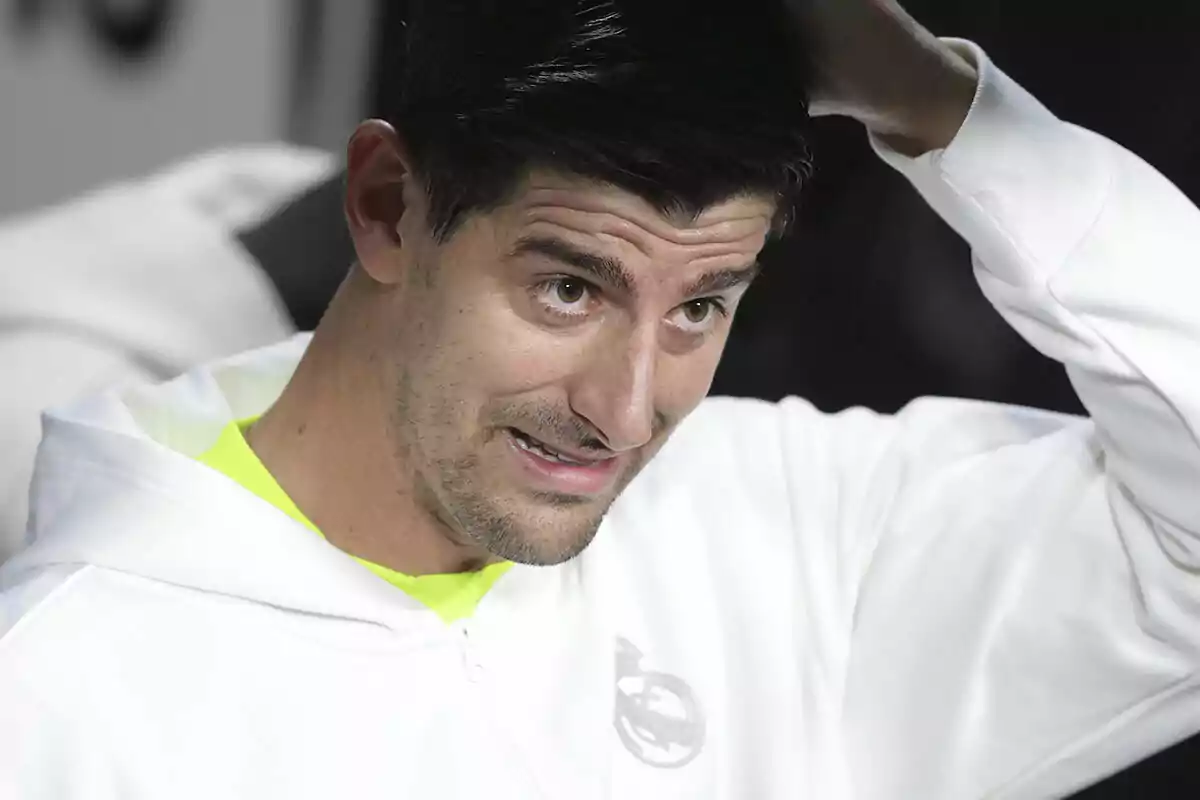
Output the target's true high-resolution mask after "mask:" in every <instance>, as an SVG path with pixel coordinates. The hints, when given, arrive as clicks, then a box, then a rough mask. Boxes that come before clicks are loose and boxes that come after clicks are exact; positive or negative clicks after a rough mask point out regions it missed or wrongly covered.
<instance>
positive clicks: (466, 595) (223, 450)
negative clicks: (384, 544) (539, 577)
mask: <svg viewBox="0 0 1200 800" xmlns="http://www.w3.org/2000/svg"><path fill="white" fill-rule="evenodd" d="M256 421H257V420H253V419H250V420H243V421H241V422H236V423H234V422H231V423H230V424H229V425H228V426H226V428H225V429H224V430H223V431H221V435H220V437H219V438H218V439H217V441H216V443H214V444H213V446H212V447H211V448H209V450H208V451H207V452H205V453H204V454H203V455H201V456H200V457H199V458H198V459H197V460H198V461H199V462H200V463H201V464H204V465H206V466H208V467H211V468H212V469H215V470H217V471H218V472H220V473H222V474H224V475H225V476H226V477H228V478H231V479H232V480H235V481H237V482H238V483H239V484H241V485H242V486H243V487H244V488H245V489H246V490H247V491H249V492H253V493H254V494H256V495H258V496H259V497H261V498H262V499H263V500H266V501H267V502H268V503H270V504H271V505H273V506H275V507H276V508H278V509H279V510H280V511H282V512H283V513H285V514H287V515H288V516H289V517H291V518H292V519H294V520H296V521H297V522H299V523H300V524H301V525H304V526H305V527H306V528H308V529H309V530H310V531H312V532H313V533H315V534H317V535H318V536H321V537H324V534H322V533H321V531H320V530H318V529H317V526H316V525H314V524H313V523H312V521H311V520H309V519H308V517H306V516H304V513H303V512H302V511H300V509H299V508H297V507H296V504H295V503H293V502H292V498H290V497H288V495H287V492H285V491H284V490H283V487H281V486H280V485H279V484H278V483H277V482H276V481H275V478H273V477H272V476H271V473H270V472H268V471H267V468H266V466H264V465H263V463H262V461H260V460H259V458H258V456H257V455H255V453H254V451H253V450H252V449H251V448H250V445H249V443H248V442H247V441H246V436H245V431H246V430H247V429H248V428H249V427H250V426H251V425H253V424H254V423H255V422H256ZM355 560H356V561H358V562H359V563H360V564H362V565H363V566H364V567H366V568H367V569H369V570H371V572H374V573H375V574H376V575H378V576H379V577H380V578H383V579H384V580H385V581H387V582H388V583H390V584H392V585H393V586H395V587H396V588H398V589H400V590H402V591H403V592H405V593H406V594H408V595H409V596H410V597H412V598H413V599H414V600H416V601H417V602H419V603H422V604H424V605H425V606H427V607H428V608H429V609H430V610H431V611H433V612H434V613H435V614H437V615H438V616H439V617H440V618H441V619H442V621H444V622H445V623H446V624H450V623H452V622H455V621H457V620H460V619H464V618H466V617H469V616H471V615H472V614H474V613H475V609H476V608H477V607H478V606H479V602H480V601H481V600H482V599H483V597H484V595H486V594H487V593H488V591H490V590H491V588H492V587H493V586H494V585H495V584H496V581H498V580H499V579H500V576H502V575H503V574H504V573H505V572H507V571H508V570H509V568H511V567H512V564H511V563H508V562H502V563H499V564H490V565H488V566H486V567H484V568H483V569H481V570H479V571H478V572H463V573H456V574H453V575H405V574H403V573H400V572H396V571H395V570H393V569H388V568H387V567H384V566H381V565H379V564H373V563H371V562H370V561H366V560H364V559H361V558H357V557H356V558H355Z"/></svg>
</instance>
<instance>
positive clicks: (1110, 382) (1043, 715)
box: [0, 53, 1200, 800]
mask: <svg viewBox="0 0 1200 800" xmlns="http://www.w3.org/2000/svg"><path fill="white" fill-rule="evenodd" d="M976 55H977V58H978V60H979V63H980V65H981V88H980V93H979V96H978V98H977V102H976V105H975V108H974V110H973V111H972V114H971V116H970V118H969V119H968V121H967V123H966V124H965V126H964V128H963V130H962V131H961V133H960V134H959V136H958V137H957V138H956V140H955V141H954V143H953V144H952V145H951V146H950V147H949V148H948V149H946V150H945V151H941V152H938V153H933V154H929V155H926V156H923V157H921V158H919V159H915V160H910V159H905V158H901V157H899V156H896V155H895V154H888V153H884V157H885V158H886V159H887V160H888V161H889V162H890V163H892V164H893V165H895V166H896V167H897V168H898V169H899V170H900V171H901V172H903V173H904V174H905V175H906V176H908V178H909V179H910V180H911V181H912V182H913V183H914V184H915V186H916V187H917V189H918V190H919V191H921V192H922V194H923V195H924V196H925V197H926V198H927V199H928V200H929V201H930V203H931V204H932V205H933V206H934V207H935V208H936V209H937V210H938V211H939V212H940V213H941V214H942V215H943V216H944V217H945V218H946V219H947V220H948V221H949V222H950V224H952V225H953V226H954V227H955V228H956V229H957V230H958V231H959V232H960V233H961V234H962V235H963V236H965V237H966V238H967V239H968V240H969V241H970V242H971V244H972V245H973V246H974V252H975V254H976V257H977V261H976V273H977V275H978V278H979V281H980V284H981V285H982V287H983V290H984V292H985V293H986V294H987V296H988V297H989V298H991V300H992V301H993V302H994V303H995V304H996V306H997V307H998V308H999V309H1000V310H1001V312H1002V313H1003V314H1004V315H1005V317H1006V318H1007V319H1008V320H1009V321H1010V322H1011V323H1012V324H1013V326H1014V327H1016V328H1017V329H1018V330H1019V331H1020V332H1021V333H1023V334H1024V335H1025V336H1026V337H1027V338H1028V339H1029V340H1030V341H1031V342H1032V343H1033V344H1034V345H1035V346H1037V347H1039V348H1040V349H1042V350H1043V351H1044V352H1046V353H1048V354H1049V355H1052V356H1054V357H1055V358H1058V359H1060V360H1061V361H1064V362H1066V364H1067V368H1068V369H1069V371H1070V374H1071V377H1072V379H1073V380H1074V381H1075V385H1076V386H1077V387H1078V390H1079V393H1080V395H1081V396H1082V398H1083V399H1084V402H1085V403H1086V405H1087V407H1088V408H1089V409H1090V411H1091V414H1092V415H1093V420H1085V419H1078V418H1072V417H1065V416H1059V415H1052V414H1047V413H1042V412H1037V411H1032V410H1027V409H1019V408H1010V407H1001V406H996V405H988V404H983V403H968V402H960V401H953V400H923V401H919V402H916V403H914V404H913V405H912V406H911V407H909V408H908V409H907V410H905V411H904V412H902V413H901V414H899V415H897V416H894V417H887V416H879V415H875V414H872V413H869V412H866V411H861V410H856V411H851V412H847V413H844V414H839V415H836V416H825V415H822V414H820V413H818V412H817V411H816V410H815V409H813V408H812V407H811V406H809V405H807V404H806V403H804V402H803V401H800V400H789V401H786V402H783V403H781V404H777V405H774V404H767V403H762V402H754V401H731V400H713V401H709V402H707V403H705V404H704V405H702V406H701V408H700V410H698V411H697V412H696V413H695V414H694V415H693V417H692V418H690V419H689V420H688V421H687V422H686V423H685V424H684V425H683V426H682V428H681V429H680V430H679V431H678V433H677V435H676V437H675V438H674V439H673V440H672V442H671V443H670V444H669V445H668V446H667V447H666V448H665V449H664V451H663V452H662V454H661V455H660V456H659V458H657V459H656V460H655V462H654V463H653V464H652V465H651V466H650V467H649V468H648V469H647V471H646V473H645V474H644V475H643V476H642V477H640V478H639V479H638V480H637V481H635V483H634V485H633V486H631V487H630V489H629V490H628V491H627V493H626V494H625V495H624V496H623V498H622V499H621V500H620V501H619V502H618V504H617V505H616V506H615V508H614V510H613V511H612V513H611V514H610V516H609V518H608V519H607V520H606V522H605V524H604V527H603V529H602V530H601V532H600V535H599V536H598V538H597V540H596V542H595V543H594V544H593V546H592V547H591V548H590V549H589V550H588V551H587V552H586V553H585V554H583V555H582V556H581V557H579V558H578V559H576V560H575V561H573V562H571V563H568V564H565V565H563V566H560V567H555V568H527V567H516V568H514V569H513V570H511V571H510V572H509V573H508V574H507V575H505V576H504V577H503V578H501V579H500V581H499V582H498V583H497V585H496V587H495V588H494V589H493V590H492V592H491V593H490V594H489V595H488V596H487V597H486V598H484V600H483V602H482V604H481V605H480V607H479V609H478V611H477V613H476V614H475V615H474V616H473V617H472V618H470V619H469V620H466V621H465V622H462V623H458V624H455V625H453V626H449V627H448V626H446V625H444V624H442V623H441V622H440V621H439V620H438V618H437V617H436V616H435V615H434V613H433V612H431V611H429V610H427V609H425V608H423V607H421V606H419V605H418V604H417V603H416V602H415V601H413V600H411V599H410V598H408V597H407V596H406V595H405V594H403V593H401V592H399V591H397V590H395V589H393V588H392V587H391V586H389V585H388V584H386V583H385V582H383V581H381V580H379V579H378V578H376V577H375V576H374V575H372V574H371V573H370V572H368V571H367V570H366V569H364V568H363V567H361V566H360V565H358V564H357V563H356V562H355V561H354V560H353V559H351V558H350V557H349V556H347V555H345V554H343V553H341V552H339V551H338V550H336V549H335V548H333V547H332V546H331V545H329V544H328V543H326V542H325V541H324V540H322V539H321V538H319V537H317V536H314V535H312V534H311V532H309V531H307V530H306V529H304V528H303V527H302V526H300V525H299V524H298V523H295V522H293V521H292V520H291V519H289V518H288V517H287V516H285V515H284V514H282V513H280V512H279V511H278V510H276V509H275V508H273V507H271V506H270V505H268V504H266V503H265V502H263V501H261V500H259V499H258V498H257V497H255V496H252V495H251V494H249V493H247V492H245V491H243V490H241V489H240V488H239V487H238V486H236V485H235V484H233V483H232V482H231V481H229V480H228V479H226V478H225V477H224V476H222V475H220V474H218V473H216V472H214V471H211V470H208V469H206V468H204V467H202V466H200V465H198V464H197V463H196V462H195V461H193V460H192V458H191V457H192V456H195V455H196V454H198V453H200V452H202V451H203V450H204V449H205V448H206V447H207V446H208V445H209V444H211V442H212V440H213V439H215V437H216V436H217V433H218V432H219V431H220V429H221V428H222V427H223V426H224V425H225V424H226V423H227V422H228V421H229V420H231V419H239V418H242V417H246V416H250V415H253V414H255V413H258V412H261V411H262V410H263V409H265V408H267V407H268V406H269V405H270V403H271V402H272V401H273V400H274V399H275V397H276V396H277V395H278V393H279V392H280V391H281V389H282V387H283V385H284V383H285V382H286V380H287V378H288V376H289V374H290V373H291V371H292V369H293V367H294V365H295V363H296V361H297V359H298V358H299V356H300V354H301V352H302V350H303V348H304V345H305V340H303V339H299V340H295V341H293V342H291V343H289V344H287V345H284V346H281V347H278V348H275V349H273V350H269V351H265V352H260V353H255V354H250V355H247V356H244V357H240V358H238V359H235V360H234V361H231V362H227V363H225V364H222V365H219V366H217V367H215V368H213V369H210V370H206V371H201V372H197V373H194V374H192V375H189V376H187V377H184V378H181V379H179V380H177V381H174V382H172V383H170V384H167V385H166V386H162V387H156V388H146V389H139V390H136V391H129V392H126V393H124V394H122V395H120V396H116V395H109V396H106V397H103V398H100V399H98V400H96V401H94V402H91V403H87V404H83V405H79V406H77V407H74V408H72V409H70V410H67V411H64V412H62V413H60V414H59V415H57V416H53V417H51V418H50V419H49V420H48V422H47V434H46V438H45V441H44V443H43V445H42V449H41V452H40V456H39V463H38V473H37V477H36V481H37V498H36V505H35V520H34V524H35V526H36V528H35V530H36V533H37V538H38V541H37V543H36V544H35V545H34V547H33V548H32V549H31V550H29V551H27V552H25V553H24V554H23V555H20V556H18V557H17V558H16V559H14V560H13V561H11V562H10V563H9V564H8V565H6V567H5V568H4V570H3V572H0V584H2V585H3V587H4V594H3V601H2V603H0V631H3V630H7V633H6V634H5V635H4V638H3V639H0V796H2V797H5V798H8V797H14V798H39V799H41V798H50V799H57V798H84V797H86V798H97V799H99V800H107V799H108V798H114V799H115V798H162V797H170V798H206V799H207V798H247V799H249V798H255V799H256V800H258V799H260V798H270V797H281V798H283V797H286V798H314V799H315V798H331V797H347V798H361V799H362V800H371V799H372V798H434V797H437V798H484V797H487V798H497V797H505V798H509V797H511V798H561V799H562V800H591V799H593V798H594V799H596V800H598V799H599V798H621V800H626V799H628V798H655V800H664V799H666V798H680V799H682V798H687V799H688V800H696V799H697V798H732V799H735V800H742V799H743V798H746V799H754V800H757V799H758V798H768V799H769V798H797V797H801V798H818V799H819V800H842V799H843V798H846V799H848V798H862V799H863V800H876V799H881V798H894V799H896V800H943V799H944V800H972V798H984V797H987V798H1041V797H1056V796H1061V795H1064V794H1066V793H1068V792H1069V791H1070V790H1073V789H1076V788H1079V787H1081V786H1083V785H1085V784H1087V783H1089V782H1092V781H1094V780H1095V779H1098V778H1099V777H1101V776H1103V775H1106V774H1108V773H1110V772H1113V771H1116V770H1118V769H1120V768H1122V767H1124V766H1126V765H1128V764H1130V763H1131V762H1133V761H1135V760H1138V759H1140V758H1142V757H1144V756H1146V755H1148V754H1150V753H1152V752H1154V751H1156V750H1158V749H1160V748H1163V747H1165V746H1167V745H1169V744H1171V743H1173V742H1175V741H1177V740H1179V739H1181V738H1183V737H1185V736H1187V735H1188V734H1190V733H1192V732H1194V731H1195V730H1197V729H1200V691H1198V689H1200V679H1198V677H1197V666H1198V665H1200V541H1198V540H1197V532H1200V488H1198V487H1200V446H1198V445H1197V439H1196V431H1197V427H1198V426H1200V302H1198V301H1197V298H1200V213H1198V212H1197V210H1196V209H1195V208H1193V207H1192V206H1191V205H1190V204H1189V203H1188V202H1187V201H1186V200H1185V199H1184V197H1183V196H1182V195H1181V194H1180V193H1179V192H1178V191H1176V190H1175V189H1174V188H1173V187H1172V186H1171V185H1170V184H1169V183H1168V182H1167V181H1166V180H1165V179H1163V178H1162V177H1161V176H1159V175H1158V174H1157V173H1155V172H1154V171H1153V170H1152V169H1151V168H1150V167H1148V166H1147V165H1146V164H1144V163H1143V162H1141V161H1140V160H1138V159H1137V158H1136V157H1134V156H1132V155H1130V154H1129V153H1127V152H1125V151H1123V150H1122V149H1121V148H1119V147H1118V146H1116V145H1114V144H1112V143H1111V142H1108V141H1106V140H1104V139H1102V138H1101V137H1099V136H1097V135H1095V134H1092V133H1089V132H1087V131H1083V130H1080V129H1078V128H1075V127H1072V126H1070V125H1067V124H1065V123H1062V122H1059V121H1058V120H1056V119H1055V118H1054V117H1053V116H1051V115H1050V114H1049V113H1048V112H1047V111H1045V110H1044V109H1043V108H1042V107H1041V106H1039V105H1038V104H1037V103H1036V101H1034V100H1033V99H1032V98H1030V97H1029V96H1028V95H1026V94H1025V93H1024V92H1023V91H1022V90H1020V89H1019V88H1018V87H1017V86H1015V85H1014V84H1013V83H1012V82H1010V81H1009V80H1008V79H1007V78H1006V77H1004V76H1003V75H1002V74H1001V73H1000V72H998V71H997V70H996V69H995V68H994V67H992V66H991V65H990V64H989V63H988V62H987V61H986V59H985V58H984V57H983V55H982V54H979V53H977V54H976Z"/></svg>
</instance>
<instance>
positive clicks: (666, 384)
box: [655, 341, 723, 421]
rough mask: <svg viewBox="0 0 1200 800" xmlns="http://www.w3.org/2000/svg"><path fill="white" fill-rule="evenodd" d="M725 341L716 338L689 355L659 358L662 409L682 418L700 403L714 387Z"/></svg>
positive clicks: (660, 407)
mask: <svg viewBox="0 0 1200 800" xmlns="http://www.w3.org/2000/svg"><path fill="white" fill-rule="evenodd" d="M722 344H723V343H722V342H717V341H714V342H712V343H710V344H709V345H706V346H704V347H702V348H700V349H698V350H695V351H693V352H691V353H688V354H686V355H682V356H663V357H662V358H660V359H659V366H658V374H657V375H656V381H655V383H656V391H657V403H658V406H659V410H660V411H661V412H663V413H664V414H667V415H668V416H669V417H670V418H671V419H673V420H676V421H678V420H680V419H682V418H683V417H685V416H687V415H688V414H690V413H691V412H692V411H694V410H695V409H696V406H698V405H700V402H701V401H702V400H703V399H704V398H705V397H706V396H708V390H709V389H710V388H712V382H713V377H714V376H715V375H716V371H717V364H718V363H719V362H720V360H721V350H722Z"/></svg>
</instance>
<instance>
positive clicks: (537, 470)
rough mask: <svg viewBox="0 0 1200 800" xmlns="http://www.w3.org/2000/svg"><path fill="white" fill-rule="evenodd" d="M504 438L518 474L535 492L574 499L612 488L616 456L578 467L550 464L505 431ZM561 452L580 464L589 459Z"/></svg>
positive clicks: (509, 432)
mask: <svg viewBox="0 0 1200 800" xmlns="http://www.w3.org/2000/svg"><path fill="white" fill-rule="evenodd" d="M504 435H505V437H507V439H508V448H509V450H510V451H512V454H513V456H514V457H515V459H516V461H517V464H518V466H520V468H521V471H522V472H523V473H524V474H525V475H526V476H527V477H529V478H531V479H532V482H533V483H534V484H536V485H537V486H538V488H541V489H544V490H547V491H554V492H559V493H561V494H568V495H576V496H590V495H599V494H602V493H603V492H604V491H605V490H606V489H608V488H609V487H611V486H612V483H613V479H614V478H615V477H616V475H617V470H618V467H619V462H620V457H619V456H613V457H610V458H605V459H602V460H595V459H594V458H593V459H592V460H590V461H589V462H588V463H586V464H582V465H578V466H577V465H575V464H563V463H561V462H558V461H549V460H547V459H545V458H542V457H541V456H539V455H538V454H537V453H534V452H532V451H530V450H526V449H525V448H523V447H521V445H519V444H518V443H517V439H516V436H514V435H513V432H512V431H505V432H504ZM555 449H556V450H557V449H558V448H557V447H556V448H555ZM561 452H562V454H563V455H565V456H567V457H568V458H573V459H575V458H577V459H579V460H580V461H583V460H585V459H587V458H588V457H587V456H584V455H577V454H575V453H573V452H571V451H570V450H562V451H561Z"/></svg>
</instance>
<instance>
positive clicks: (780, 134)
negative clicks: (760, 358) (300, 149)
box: [382, 0, 810, 238]
mask: <svg viewBox="0 0 1200 800" xmlns="http://www.w3.org/2000/svg"><path fill="white" fill-rule="evenodd" d="M782 6H783V2H782V0H738V2H736V3H734V2H730V3H720V2H711V3H701V2H694V0H410V2H409V11H408V15H407V20H406V24H407V36H406V43H407V45H406V49H405V52H404V53H402V54H396V57H398V58H400V59H402V61H403V70H404V71H403V74H402V77H401V79H400V81H399V83H400V90H399V92H397V93H396V94H397V96H396V97H394V98H388V100H387V101H386V102H387V104H388V106H389V107H387V108H385V109H382V111H383V116H385V117H386V118H387V119H388V120H389V121H390V122H391V123H392V124H393V125H395V127H396V129H397V130H398V131H399V133H400V135H401V137H402V138H403V139H404V140H405V142H406V144H407V146H408V147H409V150H410V155H411V157H412V158H413V160H414V163H415V168H416V171H417V172H418V173H419V175H420V177H421V179H422V180H423V181H424V183H425V185H426V189H427V192H428V196H429V202H430V214H431V226H432V227H433V229H434V232H435V234H437V235H438V236H439V237H443V238H444V237H445V236H448V235H449V234H450V233H451V232H453V230H454V228H455V226H456V225H457V224H458V223H459V222H460V221H461V219H462V218H463V216H464V215H466V214H468V213H470V212H472V211H482V210H488V209H490V208H494V207H496V206H498V205H500V204H502V203H503V202H504V201H505V200H506V199H507V197H508V196H509V195H510V194H511V192H512V191H513V190H514V189H515V188H516V186H517V185H518V183H519V182H520V180H521V179H522V178H523V177H524V176H525V175H526V174H527V173H528V171H529V170H530V169H533V168H550V169H555V170H559V171H565V172H569V173H572V174H576V175H579V176H582V177H587V178H592V179H596V180H600V181H604V182H607V183H610V184H613V185H616V186H619V187H621V188H623V189H626V190H628V191H631V192H634V193H635V194H637V195H639V196H641V197H643V198H645V199H646V200H647V201H649V202H651V203H653V204H654V205H655V206H656V207H657V208H658V209H659V210H661V211H663V212H668V211H670V212H681V213H686V214H691V215H695V214H698V213H699V212H701V211H703V210H704V209H705V208H707V207H709V206H711V205H713V204H714V203H718V202H721V201H723V200H726V199H728V198H731V197H733V196H736V195H738V194H743V193H748V192H749V193H756V194H758V193H761V194H764V195H767V196H771V197H774V198H776V199H777V200H778V202H779V209H780V211H779V214H778V218H777V221H776V222H777V225H776V227H777V229H781V228H782V227H783V226H785V225H786V224H787V221H788V219H789V217H790V214H791V211H792V208H793V205H794V201H795V197H796V194H797V192H798V190H799V188H800V185H801V183H802V182H803V180H804V178H805V177H807V175H808V172H809V170H810V158H809V150H808V145H807V139H806V133H807V129H808V123H809V117H808V112H807V90H808V88H809V86H808V69H807V66H806V63H805V61H804V59H803V58H802V57H800V53H799V52H798V48H797V46H796V44H795V43H794V42H793V41H792V38H791V37H790V36H789V35H788V33H787V29H786V25H785V24H784V23H785V20H784V19H783V17H782V14H783V11H782ZM384 58H385V59H386V58H388V56H387V54H384ZM385 69H386V66H385Z"/></svg>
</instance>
